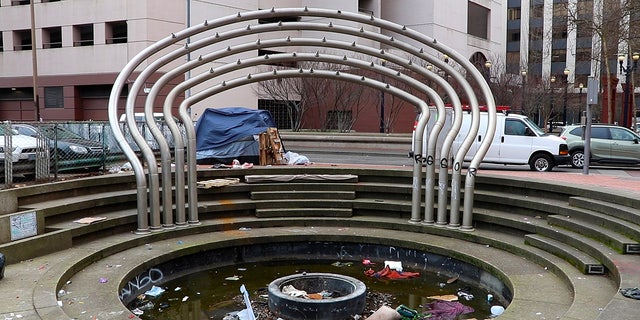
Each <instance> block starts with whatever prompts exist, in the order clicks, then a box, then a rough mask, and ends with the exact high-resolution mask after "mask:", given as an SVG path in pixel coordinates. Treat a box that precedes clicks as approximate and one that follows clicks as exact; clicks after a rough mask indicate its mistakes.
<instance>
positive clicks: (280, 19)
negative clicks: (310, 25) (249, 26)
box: [258, 16, 300, 24]
mask: <svg viewBox="0 0 640 320" xmlns="http://www.w3.org/2000/svg"><path fill="white" fill-rule="evenodd" d="M298 21H300V17H297V16H288V17H275V18H261V19H258V23H259V24H265V23H278V22H298Z"/></svg>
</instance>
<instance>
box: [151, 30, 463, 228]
mask: <svg viewBox="0 0 640 320" xmlns="http://www.w3.org/2000/svg"><path fill="white" fill-rule="evenodd" d="M323 44H324V45H326V46H328V47H332V48H342V49H349V48H352V47H353V45H352V44H350V43H347V42H340V41H331V40H325V39H297V38H287V39H271V40H265V41H261V42H260V43H259V44H256V43H247V44H242V45H239V46H234V47H229V48H227V49H222V50H219V51H215V52H212V53H209V54H207V55H204V56H200V57H198V59H196V60H194V61H191V62H189V63H186V64H184V65H183V66H181V67H178V68H176V69H174V70H172V71H170V72H169V73H167V74H166V75H164V76H162V77H161V78H160V79H159V80H158V81H157V82H156V84H155V85H154V87H153V88H152V92H153V91H159V89H158V88H156V86H163V85H165V84H166V83H168V81H169V80H170V79H171V78H174V77H176V76H178V75H180V74H182V73H184V72H185V71H186V70H188V69H190V68H193V67H196V66H199V65H203V64H206V63H208V62H211V61H215V60H216V59H220V58H223V57H227V56H229V55H233V54H235V53H240V52H246V51H248V50H254V49H257V48H271V47H275V46H286V45H295V46H299V47H300V46H311V47H317V46H320V45H323ZM358 52H362V53H366V54H369V55H371V56H375V57H378V58H384V59H386V60H387V61H389V62H390V63H394V64H397V65H399V66H402V67H404V68H407V69H408V70H411V71H412V72H416V73H418V74H421V75H424V76H425V77H427V78H429V79H431V80H432V81H433V82H436V83H438V84H440V85H441V86H443V87H444V88H445V90H446V92H447V93H448V94H449V95H450V96H451V97H452V101H453V103H454V105H456V106H458V107H459V106H460V101H459V99H458V98H457V96H456V95H455V91H454V90H453V88H452V87H451V86H450V85H449V83H447V82H446V81H445V80H444V79H442V78H441V77H439V76H437V75H434V74H433V73H432V72H429V71H428V70H427V69H425V68H423V67H420V66H417V65H415V64H414V63H412V62H411V61H410V60H407V59H403V58H401V57H397V56H395V55H393V54H390V53H381V52H380V51H379V50H375V49H372V48H366V47H359V50H358ZM315 56H316V57H313V58H314V59H315V60H321V59H319V58H318V57H320V56H321V55H320V53H316V54H315ZM266 57H269V56H266ZM271 57H275V56H271ZM283 57H286V58H287V59H289V60H291V61H295V60H300V59H301V57H306V56H305V55H301V56H300V57H296V56H295V55H293V56H291V57H289V56H287V55H285V56H283ZM305 59H306V58H305ZM272 60H273V58H272ZM280 60H282V59H281V58H280ZM347 60H348V61H352V60H353V59H347V58H346V57H341V59H339V60H336V61H334V62H335V63H337V64H350V63H349V62H348V61H347ZM251 61H254V62H253V63H251V62H250V61H246V62H242V63H241V60H238V62H236V63H234V64H230V65H227V66H230V67H231V68H230V69H229V68H227V69H229V70H238V69H242V68H247V67H249V66H254V65H257V64H261V63H264V62H265V60H264V58H256V59H252V60H251ZM270 62H272V63H273V62H274V61H270ZM371 66H372V65H371ZM358 67H360V68H363V69H365V68H367V67H369V66H368V65H366V66H365V65H359V66H358ZM224 73H225V72H223V71H222V70H221V69H219V68H218V69H215V76H222V75H224ZM396 74H398V71H396ZM203 76H204V77H205V78H210V77H209V76H208V75H206V74H205V75H203ZM195 79H200V77H199V76H197V77H195ZM410 80H413V79H410ZM194 81H195V80H194ZM202 81H205V80H202ZM200 82H201V81H198V83H200ZM414 86H415V87H416V88H419V86H420V84H418V83H417V82H416V84H414ZM423 86H424V85H423ZM188 88H189V87H188V84H187V83H186V82H184V83H181V84H180V85H178V86H176V87H175V88H174V89H173V90H172V91H171V92H170V93H169V95H168V96H167V99H166V100H165V109H166V108H167V107H170V106H171V105H172V104H173V101H174V99H175V97H176V96H177V95H178V94H179V93H180V92H183V91H184V90H187V89H188ZM420 90H422V91H427V90H425V89H420ZM428 94H430V95H431V99H432V100H433V101H440V102H441V99H440V98H439V97H438V96H437V94H436V93H435V92H433V91H431V92H430V93H428ZM152 96H153V95H152V94H150V98H151V97H152ZM440 109H442V110H443V109H444V106H442V108H440ZM439 116H440V119H442V120H443V121H444V117H445V114H444V111H442V114H440V115H439ZM435 136H436V137H437V134H436V135H435ZM433 143H435V142H433ZM178 148H180V146H178V145H177V144H176V150H177V151H178V150H181V149H178ZM434 150H435V144H433V146H432V148H431V151H430V152H431V155H432V157H433V154H434ZM423 151H424V150H423ZM181 155H182V152H176V162H178V161H179V160H180V157H181ZM423 157H424V156H423ZM418 160H419V159H418ZM431 166H432V167H433V165H431ZM178 167H179V166H178ZM177 174H178V172H176V180H177V181H181V180H180V179H179V177H178V175H177ZM181 189H182V188H180V187H178V186H177V185H176V191H177V190H181ZM429 189H431V190H433V184H431V185H429V186H427V190H429ZM430 196H431V197H433V193H431V194H430ZM190 205H191V204H190ZM418 206H419V203H418V204H417V205H416V207H415V210H418V208H419V207H418ZM178 207H180V206H178ZM415 212H416V215H414V217H417V218H415V220H413V221H419V220H420V219H419V211H415ZM178 217H180V215H179V214H178Z"/></svg>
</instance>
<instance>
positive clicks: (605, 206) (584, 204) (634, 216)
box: [569, 197, 640, 225]
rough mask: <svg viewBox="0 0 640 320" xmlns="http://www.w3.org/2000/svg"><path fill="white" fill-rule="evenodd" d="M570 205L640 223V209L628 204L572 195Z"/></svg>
mask: <svg viewBox="0 0 640 320" xmlns="http://www.w3.org/2000/svg"><path fill="white" fill-rule="evenodd" d="M569 205H571V206H573V207H578V208H583V209H588V210H592V211H596V212H600V213H603V214H606V215H607V216H611V217H616V218H618V219H622V220H625V221H629V222H632V223H634V224H637V225H640V210H638V208H635V207H631V206H628V205H622V204H618V203H614V202H609V201H603V200H597V199H591V198H586V197H571V198H569Z"/></svg>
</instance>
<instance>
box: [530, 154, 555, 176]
mask: <svg viewBox="0 0 640 320" xmlns="http://www.w3.org/2000/svg"><path fill="white" fill-rule="evenodd" d="M529 167H531V170H533V171H540V172H546V171H551V169H553V161H552V160H551V157H550V156H549V155H546V154H537V155H534V156H533V158H531V161H530V162H529Z"/></svg>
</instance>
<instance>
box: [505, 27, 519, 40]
mask: <svg viewBox="0 0 640 320" xmlns="http://www.w3.org/2000/svg"><path fill="white" fill-rule="evenodd" d="M507 41H520V30H509V31H507Z"/></svg>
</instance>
